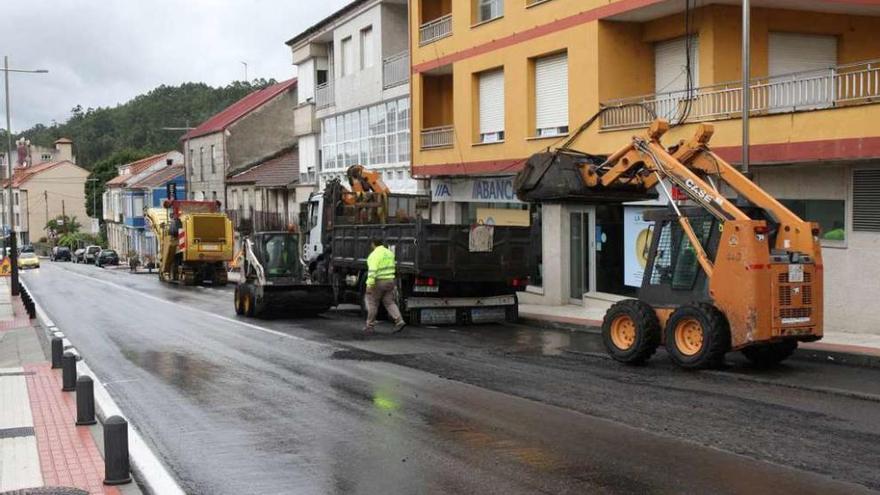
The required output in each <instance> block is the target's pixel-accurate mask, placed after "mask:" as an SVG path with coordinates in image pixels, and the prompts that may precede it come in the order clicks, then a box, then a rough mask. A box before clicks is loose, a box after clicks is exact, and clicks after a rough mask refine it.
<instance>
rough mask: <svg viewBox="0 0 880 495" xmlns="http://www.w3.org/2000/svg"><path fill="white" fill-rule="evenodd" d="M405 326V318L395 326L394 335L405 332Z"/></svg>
mask: <svg viewBox="0 0 880 495" xmlns="http://www.w3.org/2000/svg"><path fill="white" fill-rule="evenodd" d="M405 326H406V322H405V321H403V318H401V319H400V320H399V321H398V322H397V323H395V324H394V332H393V333H397V332H399V331H401V330H403V327H405Z"/></svg>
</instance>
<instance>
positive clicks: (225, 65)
mask: <svg viewBox="0 0 880 495" xmlns="http://www.w3.org/2000/svg"><path fill="white" fill-rule="evenodd" d="M348 1H349V0H3V2H2V4H3V14H4V15H5V19H4V22H3V25H2V28H0V51H2V52H0V55H9V58H10V67H12V68H23V69H48V70H49V71H50V72H49V74H11V79H10V86H11V90H10V93H11V95H12V105H11V107H12V128H13V130H14V131H20V130H23V129H26V128H28V127H31V126H32V125H34V124H37V123H44V124H46V125H49V124H51V122H52V120H56V121H58V122H62V121H64V120H66V119H67V118H68V116H69V115H70V109H71V108H73V107H74V106H75V105H77V104H79V105H82V106H83V108H88V107H99V106H108V105H115V104H117V103H123V102H125V101H127V100H129V99H131V98H133V97H135V96H137V95H139V94H141V93H144V92H146V91H149V90H150V89H152V88H154V87H156V86H158V85H160V84H172V85H173V84H179V83H182V82H187V81H193V82H199V81H202V82H205V83H208V84H210V85H212V86H218V85H226V84H228V83H230V82H232V81H234V80H240V79H243V78H244V67H243V66H242V64H241V61H245V62H247V63H248V78H249V79H254V78H257V77H265V78H267V79H268V78H272V77H274V78H275V79H278V80H282V79H287V78H289V77H292V76H293V75H294V74H295V73H294V68H293V66H292V65H291V64H290V51H289V49H288V48H287V46H286V45H285V44H284V42H285V41H287V40H288V39H290V38H292V37H294V36H295V35H296V34H298V33H299V32H300V31H302V30H304V29H305V28H307V27H309V26H311V25H312V24H314V23H316V22H317V21H319V20H321V19H323V18H324V17H326V16H327V15H329V14H331V13H332V12H334V11H336V10H337V9H339V8H340V7H342V6H343V5H345V4H346V3H348ZM0 63H2V61H0ZM0 97H2V96H0ZM0 105H2V100H0ZM0 127H4V128H5V127H6V125H5V122H3V123H2V125H0Z"/></svg>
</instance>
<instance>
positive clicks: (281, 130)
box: [181, 78, 297, 208]
mask: <svg viewBox="0 0 880 495" xmlns="http://www.w3.org/2000/svg"><path fill="white" fill-rule="evenodd" d="M296 94H297V80H296V79H295V78H294V79H289V80H287V81H283V82H280V83H277V84H273V85H271V86H268V87H266V88H263V89H260V90H257V91H254V92H253V93H251V94H249V95H247V96H245V97H244V98H242V99H241V100H239V101H237V102H235V103H233V104H232V105H230V106H228V107H226V108H225V109H223V110H222V111H220V112H218V113H217V114H215V115H213V116H211V117H210V118H209V119H208V120H206V121H204V122H202V123H201V124H200V125H199V126H197V127H196V128H195V129H192V130H190V131H189V132H187V133H186V134H185V135H184V136H183V137H182V138H181V142H182V144H183V150H184V160H185V162H186V183H187V191H188V194H189V198H190V199H194V200H214V201H220V204H221V206H222V207H224V208H225V206H226V203H227V198H226V197H225V192H226V177H227V176H228V175H231V174H235V173H237V172H239V171H241V170H242V169H243V168H246V167H247V166H249V165H250V164H252V163H253V162H254V161H256V160H259V159H262V158H264V157H266V156H269V155H272V154H274V153H277V152H278V151H279V150H282V149H285V148H288V147H290V146H292V145H294V144H295V143H296V137H295V136H294V133H293V128H294V109H295V107H296V101H297V96H296Z"/></svg>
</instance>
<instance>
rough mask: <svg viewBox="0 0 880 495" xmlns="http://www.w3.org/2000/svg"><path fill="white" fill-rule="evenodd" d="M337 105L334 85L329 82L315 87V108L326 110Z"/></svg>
mask: <svg viewBox="0 0 880 495" xmlns="http://www.w3.org/2000/svg"><path fill="white" fill-rule="evenodd" d="M334 103H336V97H335V95H334V94H333V83H332V82H331V81H327V82H325V83H322V84H319V85H317V86H316V87H315V107H316V108H326V107H329V106H330V105H333V104H334Z"/></svg>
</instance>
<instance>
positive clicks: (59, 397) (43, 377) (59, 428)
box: [24, 363, 119, 495]
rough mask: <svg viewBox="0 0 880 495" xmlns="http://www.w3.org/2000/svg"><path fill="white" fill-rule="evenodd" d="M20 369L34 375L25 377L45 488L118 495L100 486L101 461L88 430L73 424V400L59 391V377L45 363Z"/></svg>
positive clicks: (71, 396) (59, 375)
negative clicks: (69, 488)
mask: <svg viewBox="0 0 880 495" xmlns="http://www.w3.org/2000/svg"><path fill="white" fill-rule="evenodd" d="M24 369H25V371H30V372H33V373H34V374H33V375H26V377H25V378H26V380H27V386H28V396H29V398H30V401H31V411H32V412H33V416H34V431H35V433H36V437H37V450H38V452H39V455H40V470H41V471H42V473H43V481H44V483H45V484H46V486H66V487H75V488H79V489H81V490H87V491H88V492H89V493H93V494H112V495H118V494H119V490H118V489H117V488H115V487H109V486H104V485H103V479H104V459H103V457H101V453H100V452H99V451H98V447H97V445H95V441H94V439H93V438H92V435H91V433H90V432H89V430H88V427H84V426H79V427H77V426H75V425H74V421H75V419H76V398H75V395H74V393H70V392H62V391H61V374H60V373H55V372H53V371H52V369H51V368H50V365H49V363H40V364H26V365H24Z"/></svg>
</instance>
